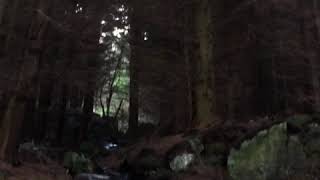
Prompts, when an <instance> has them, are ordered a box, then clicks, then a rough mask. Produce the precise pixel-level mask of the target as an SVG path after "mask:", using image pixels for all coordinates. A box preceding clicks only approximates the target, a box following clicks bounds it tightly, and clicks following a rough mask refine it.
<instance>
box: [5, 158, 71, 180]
mask: <svg viewBox="0 0 320 180" xmlns="http://www.w3.org/2000/svg"><path fill="white" fill-rule="evenodd" d="M0 179H1V180H2V179H6V180H71V179H72V178H71V177H70V176H69V175H67V173H66V169H64V168H63V167H62V166H60V165H58V163H56V162H53V161H51V162H47V163H46V164H42V163H22V164H21V165H19V166H12V165H9V164H7V163H4V162H1V161H0Z"/></svg>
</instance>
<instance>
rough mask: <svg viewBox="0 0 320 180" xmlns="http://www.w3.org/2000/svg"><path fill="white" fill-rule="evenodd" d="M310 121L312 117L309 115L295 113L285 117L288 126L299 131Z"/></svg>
mask: <svg viewBox="0 0 320 180" xmlns="http://www.w3.org/2000/svg"><path fill="white" fill-rule="evenodd" d="M311 121H312V117H311V116H309V115H295V116H292V117H289V118H288V119H287V121H286V122H287V123H288V128H290V130H292V131H294V132H299V131H301V130H302V129H303V128H304V126H305V125H306V124H307V123H309V122H311Z"/></svg>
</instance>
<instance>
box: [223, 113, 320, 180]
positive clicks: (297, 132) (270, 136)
mask: <svg viewBox="0 0 320 180" xmlns="http://www.w3.org/2000/svg"><path fill="white" fill-rule="evenodd" d="M228 169H229V173H230V175H231V176H232V178H233V179H234V180H249V179H255V180H273V179H278V180H281V179H288V178H289V179H290V178H292V177H294V178H298V179H314V178H315V177H317V176H319V175H320V126H319V123H318V122H316V121H315V120H314V119H313V118H312V117H310V116H307V115H299V116H294V117H291V118H288V119H287V121H285V122H284V123H281V124H278V125H275V126H273V127H271V128H270V129H267V130H263V131H260V132H259V133H258V134H257V135H256V136H255V137H254V138H252V139H250V140H247V141H245V142H243V143H242V145H241V147H240V149H232V150H231V152H230V154H229V157H228Z"/></svg>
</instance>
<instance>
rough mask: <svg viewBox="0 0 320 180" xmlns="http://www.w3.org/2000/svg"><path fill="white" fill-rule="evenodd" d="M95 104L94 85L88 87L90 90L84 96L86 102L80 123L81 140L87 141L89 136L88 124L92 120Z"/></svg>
mask: <svg viewBox="0 0 320 180" xmlns="http://www.w3.org/2000/svg"><path fill="white" fill-rule="evenodd" d="M93 104H94V91H93V90H92V87H90V86H89V87H88V91H87V92H86V94H85V97H84V104H83V110H82V113H83V115H82V120H81V125H80V134H79V139H78V140H79V142H82V141H85V140H87V138H88V126H89V122H90V121H91V118H92V114H93Z"/></svg>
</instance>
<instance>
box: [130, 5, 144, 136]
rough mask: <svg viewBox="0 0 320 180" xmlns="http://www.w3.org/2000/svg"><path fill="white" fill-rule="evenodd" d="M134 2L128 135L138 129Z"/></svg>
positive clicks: (133, 8)
mask: <svg viewBox="0 0 320 180" xmlns="http://www.w3.org/2000/svg"><path fill="white" fill-rule="evenodd" d="M135 4H137V3H135V2H132V4H131V6H132V7H131V8H132V12H131V19H130V21H131V22H130V24H131V30H130V40H131V42H130V43H131V57H130V67H129V71H130V87H129V130H128V132H129V134H131V135H134V134H135V131H136V130H137V128H138V118H139V83H138V81H139V73H138V72H139V70H138V60H139V53H138V51H139V48H138V44H139V42H140V41H141V40H140V39H139V38H142V37H141V33H142V32H140V31H139V23H137V22H138V21H139V20H138V17H137V16H136V12H135V11H136V10H137V9H136V7H135Z"/></svg>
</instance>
